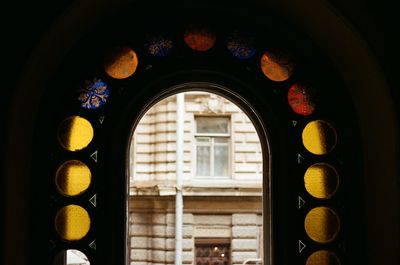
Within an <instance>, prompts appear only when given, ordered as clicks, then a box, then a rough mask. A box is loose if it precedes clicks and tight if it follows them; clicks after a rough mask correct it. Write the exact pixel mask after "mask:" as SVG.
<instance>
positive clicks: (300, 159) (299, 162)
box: [297, 154, 304, 164]
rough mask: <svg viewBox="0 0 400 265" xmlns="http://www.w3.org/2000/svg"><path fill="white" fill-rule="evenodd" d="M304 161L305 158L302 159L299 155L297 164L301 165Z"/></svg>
mask: <svg viewBox="0 0 400 265" xmlns="http://www.w3.org/2000/svg"><path fill="white" fill-rule="evenodd" d="M303 161H304V157H302V156H301V155H300V154H297V163H298V164H301V162H303Z"/></svg>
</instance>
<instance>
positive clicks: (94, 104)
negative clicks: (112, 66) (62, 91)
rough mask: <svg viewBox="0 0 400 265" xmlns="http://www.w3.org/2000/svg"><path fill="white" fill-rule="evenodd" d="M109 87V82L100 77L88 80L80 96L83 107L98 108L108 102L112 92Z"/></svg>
mask: <svg viewBox="0 0 400 265" xmlns="http://www.w3.org/2000/svg"><path fill="white" fill-rule="evenodd" d="M107 87H108V86H107V84H106V83H104V82H103V81H101V80H100V79H94V80H93V81H86V82H85V85H84V86H83V88H82V89H81V94H80V95H79V98H78V100H79V101H80V102H81V107H82V108H85V109H97V108H100V107H102V106H103V105H104V104H106V103H107V100H108V96H109V94H110V91H109V90H108V89H107Z"/></svg>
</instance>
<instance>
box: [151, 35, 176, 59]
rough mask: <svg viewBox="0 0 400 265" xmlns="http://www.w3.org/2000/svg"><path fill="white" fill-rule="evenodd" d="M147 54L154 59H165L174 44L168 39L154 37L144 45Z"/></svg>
mask: <svg viewBox="0 0 400 265" xmlns="http://www.w3.org/2000/svg"><path fill="white" fill-rule="evenodd" d="M145 47H146V50H147V52H148V53H149V54H150V55H153V56H156V57H165V56H167V55H168V54H170V53H171V51H172V48H173V47H174V43H173V42H172V40H171V39H170V38H167V37H163V36H155V37H152V38H149V39H148V41H147V42H146V43H145Z"/></svg>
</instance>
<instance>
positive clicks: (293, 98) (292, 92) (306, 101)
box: [288, 84, 315, 116]
mask: <svg viewBox="0 0 400 265" xmlns="http://www.w3.org/2000/svg"><path fill="white" fill-rule="evenodd" d="M313 94H314V93H313V90H312V89H311V88H310V87H309V86H306V85H301V84H294V85H292V86H291V87H290V89H289V91H288V102H289V105H290V107H291V108H292V109H293V111H294V112H295V113H297V114H299V115H303V116H307V115H310V114H312V113H313V112H314V110H315V103H314V99H313V98H314V95H313Z"/></svg>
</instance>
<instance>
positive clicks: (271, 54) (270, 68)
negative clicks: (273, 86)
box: [261, 49, 294, 82]
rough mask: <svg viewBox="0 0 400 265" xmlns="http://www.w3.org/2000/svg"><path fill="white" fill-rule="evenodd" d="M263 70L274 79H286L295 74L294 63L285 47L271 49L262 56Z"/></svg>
mask: <svg viewBox="0 0 400 265" xmlns="http://www.w3.org/2000/svg"><path fill="white" fill-rule="evenodd" d="M261 70H262V71H263V73H264V75H265V76H266V77H268V78H269V79H270V80H272V81H277V82H279V81H285V80H287V79H289V77H290V76H291V75H292V74H293V70H294V63H293V61H292V58H291V56H290V55H289V53H288V52H287V51H285V50H283V49H270V50H268V51H266V52H265V53H264V54H263V55H262V57H261Z"/></svg>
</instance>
